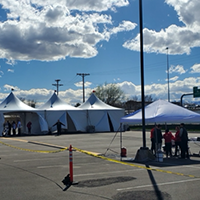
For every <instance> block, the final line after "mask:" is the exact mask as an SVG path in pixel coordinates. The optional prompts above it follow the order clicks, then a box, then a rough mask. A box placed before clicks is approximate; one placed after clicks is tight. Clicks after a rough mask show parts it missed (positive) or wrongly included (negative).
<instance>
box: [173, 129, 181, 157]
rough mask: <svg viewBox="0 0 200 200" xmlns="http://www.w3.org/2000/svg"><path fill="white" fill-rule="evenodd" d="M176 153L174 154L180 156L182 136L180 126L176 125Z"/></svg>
mask: <svg viewBox="0 0 200 200" xmlns="http://www.w3.org/2000/svg"><path fill="white" fill-rule="evenodd" d="M174 140H175V153H174V156H175V157H177V156H178V151H180V149H181V138H180V127H179V126H177V127H176V134H175V139H174Z"/></svg>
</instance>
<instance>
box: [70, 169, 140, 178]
mask: <svg viewBox="0 0 200 200" xmlns="http://www.w3.org/2000/svg"><path fill="white" fill-rule="evenodd" d="M141 170H144V169H134V170H123V171H110V172H100V173H96V172H95V173H87V174H77V175H74V176H76V177H78V176H94V175H104V174H114V173H117V174H118V173H125V172H133V171H141Z"/></svg>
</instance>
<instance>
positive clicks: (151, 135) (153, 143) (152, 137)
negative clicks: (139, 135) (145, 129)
mask: <svg viewBox="0 0 200 200" xmlns="http://www.w3.org/2000/svg"><path fill="white" fill-rule="evenodd" d="M154 129H155V127H153V128H152V129H151V131H150V139H151V152H152V154H154V155H155V154H156V151H155V139H154V135H153V132H154Z"/></svg>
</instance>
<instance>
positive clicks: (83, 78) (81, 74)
mask: <svg viewBox="0 0 200 200" xmlns="http://www.w3.org/2000/svg"><path fill="white" fill-rule="evenodd" d="M76 75H79V76H82V80H83V103H84V102H85V76H89V75H90V74H84V73H77V74H76Z"/></svg>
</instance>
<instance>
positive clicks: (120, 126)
mask: <svg viewBox="0 0 200 200" xmlns="http://www.w3.org/2000/svg"><path fill="white" fill-rule="evenodd" d="M121 150H122V123H120V160H121V161H122V154H121Z"/></svg>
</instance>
